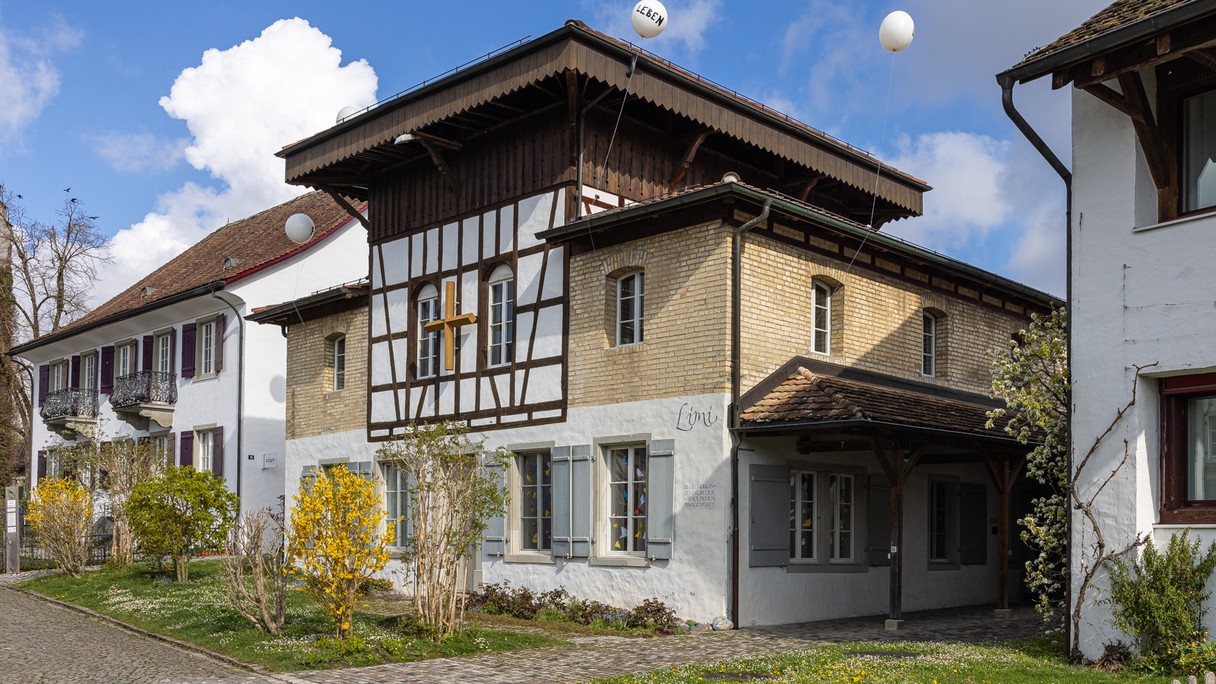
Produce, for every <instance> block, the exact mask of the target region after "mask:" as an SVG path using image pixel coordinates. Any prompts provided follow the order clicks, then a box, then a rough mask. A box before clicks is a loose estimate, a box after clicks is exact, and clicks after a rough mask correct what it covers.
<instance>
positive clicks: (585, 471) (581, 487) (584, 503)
mask: <svg viewBox="0 0 1216 684" xmlns="http://www.w3.org/2000/svg"><path fill="white" fill-rule="evenodd" d="M570 556H571V557H572V558H588V557H590V556H591V445H590V444H576V445H574V446H572V447H570Z"/></svg>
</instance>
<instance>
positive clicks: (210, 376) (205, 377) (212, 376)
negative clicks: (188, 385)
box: [190, 373, 220, 382]
mask: <svg viewBox="0 0 1216 684" xmlns="http://www.w3.org/2000/svg"><path fill="white" fill-rule="evenodd" d="M219 376H220V374H219V373H208V374H206V375H202V374H197V375H195V376H194V377H193V378H190V381H191V382H203V381H204V380H214V379H216V378H218V377H219Z"/></svg>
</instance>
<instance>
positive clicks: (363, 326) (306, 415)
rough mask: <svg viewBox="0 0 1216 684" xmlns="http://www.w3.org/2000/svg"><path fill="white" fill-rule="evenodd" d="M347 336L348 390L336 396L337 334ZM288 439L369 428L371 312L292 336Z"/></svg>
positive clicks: (309, 326) (299, 328)
mask: <svg viewBox="0 0 1216 684" xmlns="http://www.w3.org/2000/svg"><path fill="white" fill-rule="evenodd" d="M338 334H345V335H346V388H345V389H343V390H340V391H337V392H335V391H333V390H332V388H333V366H332V354H333V351H332V350H333V346H332V344H331V340H332V339H333V337H334V336H335V335H338ZM287 358H288V363H287V439H299V438H301V437H313V436H316V435H320V434H324V433H328V432H341V431H344V430H362V429H365V428H366V427H367V309H366V308H358V309H354V310H352V311H345V312H342V313H338V314H334V315H332V316H326V317H323V318H318V319H316V320H312V321H307V322H305V323H301V324H299V325H293V326H291V327H290V328H288V331H287Z"/></svg>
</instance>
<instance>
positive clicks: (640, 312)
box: [616, 271, 646, 347]
mask: <svg viewBox="0 0 1216 684" xmlns="http://www.w3.org/2000/svg"><path fill="white" fill-rule="evenodd" d="M645 293H646V281H645V275H644V274H643V272H642V271H634V272H633V273H627V274H625V275H623V276H621V277H620V278H618V279H617V281H616V344H617V346H618V347H623V346H625V345H630V344H639V343H641V342H642V341H643V340H645V339H646V336H645V330H644V325H643V323H644V321H645V313H646V307H645V302H644V296H645Z"/></svg>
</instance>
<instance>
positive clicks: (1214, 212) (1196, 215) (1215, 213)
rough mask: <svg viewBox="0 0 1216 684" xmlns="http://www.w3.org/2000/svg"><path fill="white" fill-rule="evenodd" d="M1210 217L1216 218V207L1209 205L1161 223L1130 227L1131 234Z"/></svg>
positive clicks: (1209, 218)
mask: <svg viewBox="0 0 1216 684" xmlns="http://www.w3.org/2000/svg"><path fill="white" fill-rule="evenodd" d="M1212 218H1216V207H1210V208H1208V209H1199V210H1197V211H1195V212H1191V213H1189V214H1187V215H1186V216H1179V217H1178V218H1176V219H1171V220H1169V221H1162V222H1161V223H1154V224H1152V225H1148V226H1137V227H1135V228H1132V234H1135V233H1147V232H1149V231H1151V230H1157V229H1158V228H1170V227H1173V226H1178V225H1182V224H1184V223H1192V222H1195V221H1205V220H1211V219H1212Z"/></svg>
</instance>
